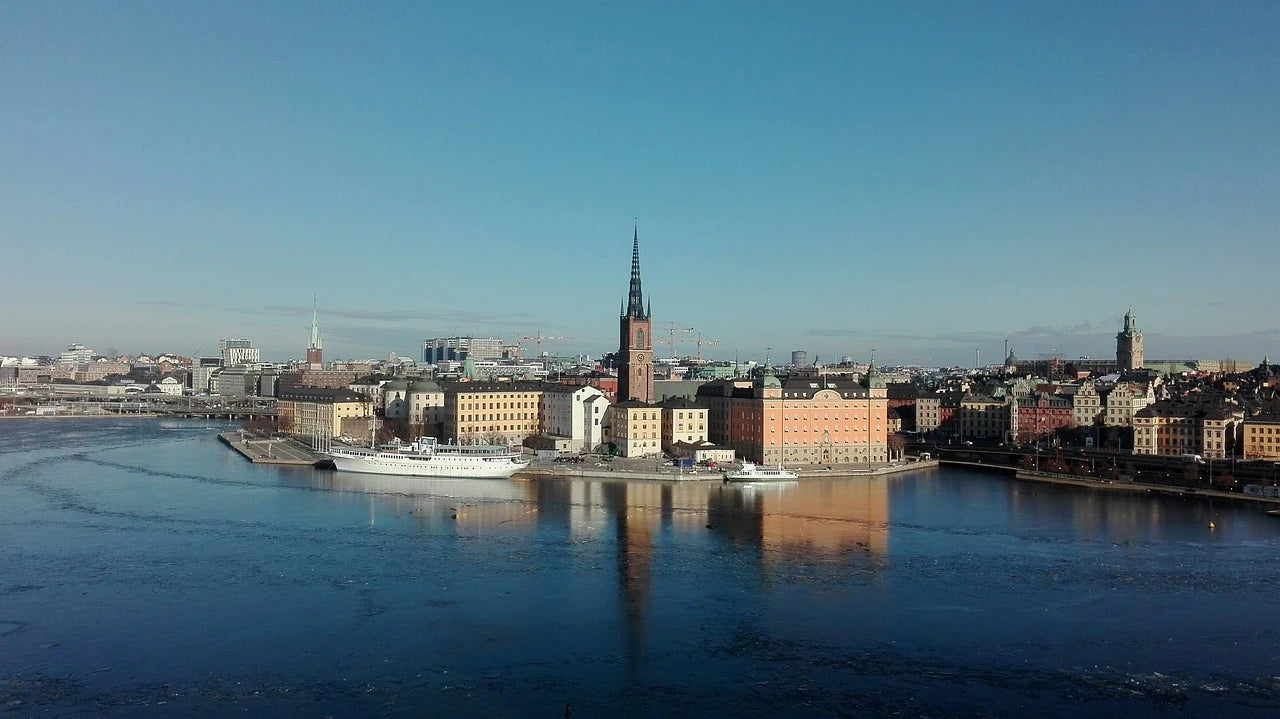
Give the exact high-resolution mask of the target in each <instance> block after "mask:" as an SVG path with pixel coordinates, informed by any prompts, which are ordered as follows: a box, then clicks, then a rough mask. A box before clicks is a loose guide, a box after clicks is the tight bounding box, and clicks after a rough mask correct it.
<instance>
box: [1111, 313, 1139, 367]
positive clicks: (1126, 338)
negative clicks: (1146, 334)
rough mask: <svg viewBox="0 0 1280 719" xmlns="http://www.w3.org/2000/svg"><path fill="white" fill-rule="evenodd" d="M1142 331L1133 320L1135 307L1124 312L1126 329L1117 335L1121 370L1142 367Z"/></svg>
mask: <svg viewBox="0 0 1280 719" xmlns="http://www.w3.org/2000/svg"><path fill="white" fill-rule="evenodd" d="M1142 362H1143V357H1142V333H1141V332H1139V331H1138V326H1137V325H1136V324H1134V321H1133V308H1132V307H1130V308H1129V311H1128V312H1126V313H1124V329H1122V330H1120V333H1119V334H1117V335H1116V368H1117V369H1118V370H1120V371H1121V372H1124V371H1125V370H1131V369H1142Z"/></svg>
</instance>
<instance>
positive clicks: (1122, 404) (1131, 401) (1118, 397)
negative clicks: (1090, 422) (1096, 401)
mask: <svg viewBox="0 0 1280 719" xmlns="http://www.w3.org/2000/svg"><path fill="white" fill-rule="evenodd" d="M1155 401H1156V393H1155V390H1153V389H1152V388H1151V385H1149V384H1143V383H1139V382H1121V383H1120V384H1117V385H1116V386H1115V387H1114V388H1113V389H1112V390H1111V393H1110V394H1108V395H1107V405H1106V406H1107V411H1106V414H1105V415H1103V424H1105V425H1107V426H1108V427H1132V426H1133V415H1135V414H1137V412H1138V410H1140V409H1142V408H1143V407H1146V406H1147V405H1150V404H1154V403H1155Z"/></svg>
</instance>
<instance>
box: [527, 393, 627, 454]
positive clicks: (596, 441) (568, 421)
mask: <svg viewBox="0 0 1280 719" xmlns="http://www.w3.org/2000/svg"><path fill="white" fill-rule="evenodd" d="M538 402H539V405H538V412H539V415H540V432H539V435H540V436H541V437H543V438H544V440H545V442H546V444H548V445H550V446H549V448H551V449H557V450H560V451H562V452H594V451H595V450H596V449H597V448H598V447H599V446H600V445H601V444H603V443H604V422H605V417H606V412H607V410H608V407H609V399H608V398H607V397H605V396H604V392H601V391H600V390H599V389H597V388H595V387H592V386H590V385H579V386H573V385H567V384H556V383H547V384H544V385H543V387H542V394H541V396H540V397H539V400H538Z"/></svg>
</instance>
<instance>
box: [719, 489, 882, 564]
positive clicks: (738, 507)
mask: <svg viewBox="0 0 1280 719" xmlns="http://www.w3.org/2000/svg"><path fill="white" fill-rule="evenodd" d="M888 482H889V481H888V480H887V479H886V478H883V477H869V478H865V479H864V478H856V479H847V478H841V479H811V480H805V481H802V482H797V483H794V484H789V485H767V484H754V485H742V486H738V485H723V486H721V487H718V488H714V489H713V490H712V491H711V493H710V500H709V502H708V504H709V507H710V513H711V518H712V521H711V528H712V531H715V532H717V533H720V534H723V535H724V536H725V537H726V538H728V540H729V541H730V543H732V544H733V545H735V546H740V547H755V548H757V549H758V551H759V553H760V558H761V561H764V562H771V561H774V560H777V559H779V558H782V557H784V556H788V555H801V554H808V555H812V554H815V553H818V554H829V555H839V554H845V553H849V552H857V551H861V552H864V553H870V554H872V555H876V556H880V555H884V554H885V553H887V552H888V549H889V483H888Z"/></svg>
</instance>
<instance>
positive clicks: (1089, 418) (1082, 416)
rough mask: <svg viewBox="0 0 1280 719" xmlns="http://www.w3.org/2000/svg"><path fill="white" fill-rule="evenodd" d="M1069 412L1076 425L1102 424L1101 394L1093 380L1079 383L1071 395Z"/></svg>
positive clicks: (1091, 425) (1093, 425) (1090, 425)
mask: <svg viewBox="0 0 1280 719" xmlns="http://www.w3.org/2000/svg"><path fill="white" fill-rule="evenodd" d="M1071 403H1072V407H1071V413H1072V416H1073V418H1074V420H1075V423H1076V426H1077V427H1095V426H1097V425H1099V424H1102V395H1100V394H1098V387H1097V385H1096V384H1095V383H1093V382H1088V381H1086V382H1082V383H1080V387H1079V389H1077V390H1076V393H1075V394H1074V395H1072V397H1071Z"/></svg>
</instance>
